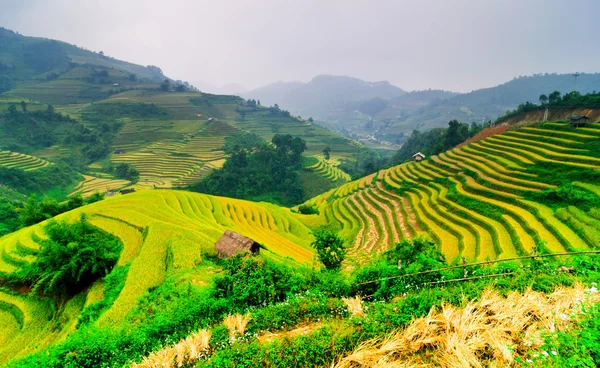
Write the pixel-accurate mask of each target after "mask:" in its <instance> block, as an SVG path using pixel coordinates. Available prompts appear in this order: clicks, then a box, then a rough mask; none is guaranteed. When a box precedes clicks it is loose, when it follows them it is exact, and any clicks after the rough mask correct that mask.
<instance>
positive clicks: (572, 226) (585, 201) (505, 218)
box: [0, 123, 600, 362]
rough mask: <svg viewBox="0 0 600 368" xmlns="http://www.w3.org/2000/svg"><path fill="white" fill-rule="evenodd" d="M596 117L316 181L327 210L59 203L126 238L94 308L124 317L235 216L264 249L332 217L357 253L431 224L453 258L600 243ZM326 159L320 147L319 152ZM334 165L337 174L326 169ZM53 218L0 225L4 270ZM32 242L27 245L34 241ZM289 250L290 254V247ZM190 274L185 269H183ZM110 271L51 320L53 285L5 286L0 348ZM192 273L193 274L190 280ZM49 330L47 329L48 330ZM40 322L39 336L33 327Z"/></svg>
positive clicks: (220, 203) (24, 339) (19, 339)
mask: <svg viewBox="0 0 600 368" xmlns="http://www.w3.org/2000/svg"><path fill="white" fill-rule="evenodd" d="M599 142H600V124H598V123H596V124H593V125H590V126H589V127H587V128H577V129H573V128H568V127H567V126H566V125H565V124H564V123H543V124H537V125H535V126H529V127H523V128H520V129H516V130H509V131H508V132H506V133H504V134H500V135H496V136H493V137H490V138H487V139H485V140H482V141H480V142H477V143H474V144H471V145H468V146H465V147H462V148H456V149H453V150H451V151H448V152H445V153H443V154H440V155H438V156H433V157H431V158H429V159H427V160H425V161H422V162H419V163H415V162H411V163H406V164H402V165H400V166H396V167H393V168H390V169H387V170H382V171H380V172H378V173H376V174H373V175H371V176H368V177H366V178H363V179H361V180H358V181H354V182H351V183H348V184H345V185H343V186H341V187H339V188H337V189H333V190H331V191H330V192H328V193H325V194H323V195H319V196H317V197H315V198H314V199H312V200H310V201H309V202H308V204H314V205H316V206H317V207H318V209H319V212H320V214H319V215H299V214H294V213H292V212H291V211H290V210H289V209H285V208H279V207H277V206H275V205H271V204H265V203H253V202H247V201H242V200H235V199H228V198H222V197H212V196H207V195H201V194H191V193H186V192H182V191H168V190H163V191H146V192H142V193H135V194H129V195H125V196H119V197H116V198H109V199H106V200H104V201H101V202H98V203H95V204H92V205H88V206H85V207H82V208H79V209H76V210H74V211H71V212H68V213H65V214H63V215H60V216H59V217H58V219H59V220H60V219H68V220H71V221H72V220H74V219H76V218H77V217H78V216H79V214H81V213H85V214H87V216H88V219H89V221H90V222H91V224H93V225H95V226H98V227H99V228H101V229H104V230H105V231H107V232H109V233H111V234H114V235H115V236H117V237H118V238H119V239H120V240H121V241H122V243H123V244H124V249H123V252H122V253H121V256H120V258H119V261H118V264H117V266H119V267H120V266H125V265H127V264H130V266H129V271H128V274H127V278H126V281H125V284H124V286H123V289H122V291H121V292H120V293H119V294H118V297H117V298H116V299H115V301H114V303H113V304H112V305H110V306H109V308H108V309H107V310H106V311H104V312H103V314H102V316H101V317H100V318H99V319H98V321H97V322H96V325H98V326H110V325H113V324H114V325H117V324H119V323H121V322H122V321H123V318H124V317H125V316H126V315H127V313H128V312H129V311H131V310H133V309H134V308H136V305H137V303H138V298H139V297H140V296H142V295H144V293H145V292H146V291H147V290H152V289H153V288H156V287H158V286H160V285H162V284H163V283H164V282H166V280H167V279H168V280H171V281H170V282H173V280H181V282H190V280H191V282H192V284H193V285H195V286H196V287H202V285H207V284H208V283H209V282H210V280H211V278H212V277H213V276H211V275H214V274H215V272H219V271H216V270H215V268H214V264H213V263H212V261H209V260H210V259H212V258H211V257H214V253H215V251H214V248H213V244H214V243H215V241H216V240H217V239H218V238H219V237H220V235H221V234H222V233H223V231H224V230H226V229H231V230H234V231H237V232H239V233H241V234H244V235H247V236H249V237H252V238H253V239H255V240H256V241H258V242H260V243H261V244H263V245H264V250H263V251H262V252H261V257H264V258H266V259H271V260H274V261H276V262H281V261H284V259H285V261H284V262H286V263H287V264H290V265H300V264H310V263H311V262H312V259H313V250H312V249H311V248H310V246H309V244H310V242H311V238H312V236H311V235H310V231H311V229H315V228H316V227H317V226H319V225H322V224H326V225H328V226H330V227H332V228H335V229H337V231H339V233H340V234H341V235H342V236H343V237H344V238H345V239H347V246H348V247H349V257H350V260H349V262H348V264H347V266H348V267H355V266H352V265H353V264H355V263H356V262H358V263H362V262H365V261H366V260H367V259H368V258H370V257H372V256H373V255H374V254H377V253H381V252H383V251H385V250H389V249H391V248H392V245H393V244H396V243H397V242H399V241H400V240H402V239H413V238H415V237H417V236H418V235H420V234H428V235H429V236H430V237H431V238H432V239H434V241H435V243H436V245H437V247H438V248H439V250H441V251H442V253H443V254H444V255H445V256H446V257H447V258H448V259H449V260H454V259H456V258H457V257H461V256H462V257H465V258H466V260H467V261H474V260H486V259H498V258H500V259H501V258H511V257H515V256H519V255H527V254H530V253H531V252H532V250H533V249H534V247H535V248H537V251H538V252H552V253H556V252H564V251H575V250H590V249H598V244H599V242H600V239H599V238H598V234H599V233H600V212H598V211H599V208H600V186H599V185H598V178H599V177H600V154H599V152H600V151H599V150H598V143H599ZM321 162H322V161H319V165H322V164H321ZM327 170H329V171H328V175H338V174H336V172H335V170H331V169H327ZM43 226H44V223H42V224H38V225H35V226H32V227H28V228H25V229H22V230H19V231H17V232H15V233H13V234H9V235H7V236H5V237H3V238H1V239H0V248H1V250H2V257H1V259H0V271H2V272H11V271H14V270H16V269H18V268H20V267H22V266H23V264H24V263H25V262H30V261H31V260H32V256H31V255H28V254H31V252H30V250H34V251H35V250H37V249H38V248H39V242H40V239H43V238H44V237H45V235H44V230H43ZM28 250H29V252H28ZM284 257H287V258H284ZM183 280H187V281H183ZM102 287H103V286H102V283H98V284H96V285H95V286H94V287H92V288H91V289H90V290H89V291H87V293H86V292H84V293H83V294H80V295H78V296H77V297H75V298H73V299H71V300H70V301H69V303H67V304H66V305H65V306H64V311H63V312H62V313H61V316H62V317H60V318H61V323H60V325H59V327H57V325H56V321H55V319H54V318H53V317H52V307H51V303H50V301H49V300H48V299H45V298H40V297H34V296H31V295H25V294H18V293H17V294H15V293H14V292H9V291H8V290H6V289H3V290H2V291H0V300H1V302H2V305H4V306H8V307H7V308H4V309H2V311H5V310H7V311H10V312H9V315H6V312H2V314H3V318H8V319H10V318H12V317H10V316H11V315H12V316H14V318H17V322H18V323H20V324H21V325H20V327H19V328H18V329H16V330H14V331H12V330H11V336H14V337H13V338H12V339H11V340H10V343H8V344H5V345H3V346H2V348H0V362H6V361H7V359H9V358H10V357H15V356H22V355H23V354H26V353H28V352H33V351H39V349H43V348H44V347H46V346H48V344H51V343H52V342H54V341H59V340H61V339H64V337H65V336H67V335H68V334H69V333H72V332H73V331H74V329H75V324H76V321H77V317H78V315H79V313H80V312H81V310H82V309H83V308H84V307H85V306H86V305H89V304H90V303H93V302H94V301H97V300H98V290H99V289H102ZM190 287H191V286H190ZM42 331H45V332H42ZM34 336H37V337H35V338H34Z"/></svg>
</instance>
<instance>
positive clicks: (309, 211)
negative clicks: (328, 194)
mask: <svg viewBox="0 0 600 368" xmlns="http://www.w3.org/2000/svg"><path fill="white" fill-rule="evenodd" d="M298 212H300V213H301V214H303V215H318V214H319V209H318V208H317V206H315V205H314V204H303V205H301V206H299V207H298Z"/></svg>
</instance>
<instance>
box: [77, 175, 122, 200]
mask: <svg viewBox="0 0 600 368" xmlns="http://www.w3.org/2000/svg"><path fill="white" fill-rule="evenodd" d="M129 184H131V182H129V181H127V180H115V179H105V178H97V177H94V176H90V175H84V176H83V181H81V182H80V183H79V184H77V186H76V187H75V191H73V193H71V194H70V195H75V194H81V195H82V196H83V197H84V198H86V197H89V196H91V195H92V194H94V193H100V194H105V193H107V192H110V191H116V190H119V189H121V188H124V187H126V186H128V185H129Z"/></svg>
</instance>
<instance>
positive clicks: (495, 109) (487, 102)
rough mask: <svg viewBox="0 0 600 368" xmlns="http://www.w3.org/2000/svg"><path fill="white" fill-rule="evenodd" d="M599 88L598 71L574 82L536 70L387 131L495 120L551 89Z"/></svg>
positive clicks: (585, 90) (584, 90)
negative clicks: (538, 72) (452, 122)
mask: <svg viewBox="0 0 600 368" xmlns="http://www.w3.org/2000/svg"><path fill="white" fill-rule="evenodd" d="M598 89H600V73H594V74H581V75H579V76H578V77H577V81H576V84H575V80H574V76H573V75H572V74H537V75H533V76H526V77H519V78H515V79H513V80H511V81H509V82H507V83H504V84H501V85H499V86H496V87H490V88H484V89H480V90H476V91H473V92H470V93H465V94H461V95H458V96H455V97H452V98H449V99H446V100H444V101H442V102H441V103H439V104H437V105H435V106H431V107H430V108H427V109H422V110H420V111H419V112H418V113H417V114H415V115H413V116H411V117H409V118H407V119H404V120H399V121H397V122H395V123H394V124H392V125H390V127H389V128H388V130H387V131H388V132H390V133H394V132H405V133H410V132H411V131H412V130H414V129H419V130H421V131H424V130H428V129H431V128H436V127H443V126H445V125H447V124H448V121H450V120H453V119H456V120H458V121H462V122H469V123H470V122H473V121H475V122H478V123H483V122H485V121H488V120H495V119H496V118H497V117H499V116H501V115H503V114H504V113H505V112H506V111H508V110H513V109H515V108H516V107H517V106H518V105H519V104H522V103H525V102H527V101H529V102H532V103H533V102H537V101H538V99H539V97H540V95H542V94H548V93H550V92H552V91H559V92H561V93H562V94H565V93H568V92H571V91H573V90H576V91H578V92H579V93H581V94H586V93H591V92H594V91H597V90H598Z"/></svg>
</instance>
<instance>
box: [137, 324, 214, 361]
mask: <svg viewBox="0 0 600 368" xmlns="http://www.w3.org/2000/svg"><path fill="white" fill-rule="evenodd" d="M209 340H210V331H208V330H200V331H198V332H196V333H193V334H191V335H189V336H188V337H186V338H185V339H183V340H181V341H179V343H178V344H177V345H174V346H168V347H166V348H164V349H162V350H159V351H157V352H154V353H152V354H150V355H149V356H147V357H146V358H144V360H143V361H142V362H141V363H135V364H133V365H132V366H131V367H132V368H159V367H160V368H174V367H182V366H184V365H186V366H188V365H192V364H194V363H196V361H197V360H198V359H199V358H200V356H201V355H202V354H208V352H209Z"/></svg>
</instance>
